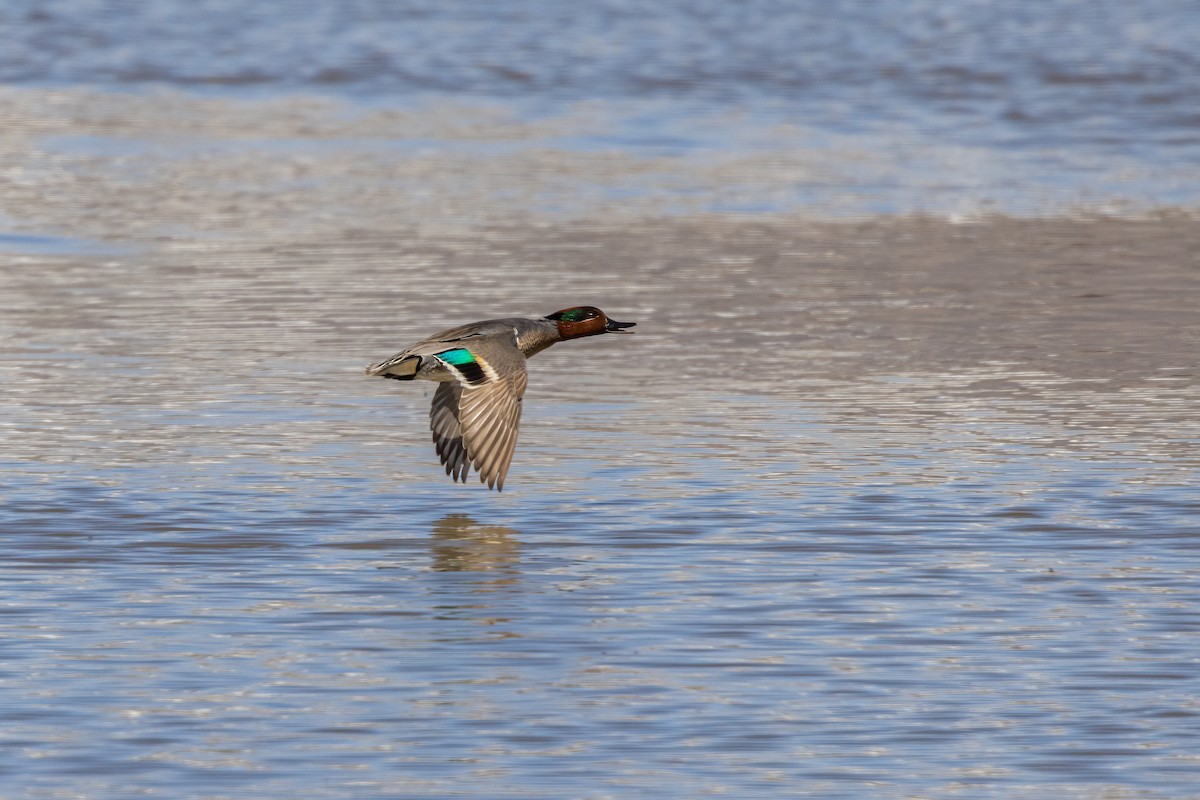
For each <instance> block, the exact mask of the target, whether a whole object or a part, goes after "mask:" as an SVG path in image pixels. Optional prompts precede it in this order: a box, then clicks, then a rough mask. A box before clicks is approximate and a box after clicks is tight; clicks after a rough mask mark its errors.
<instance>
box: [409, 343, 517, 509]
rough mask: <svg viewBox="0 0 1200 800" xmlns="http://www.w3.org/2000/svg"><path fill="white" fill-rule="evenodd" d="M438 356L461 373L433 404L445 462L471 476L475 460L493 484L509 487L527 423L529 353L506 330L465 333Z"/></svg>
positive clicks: (454, 473)
mask: <svg viewBox="0 0 1200 800" xmlns="http://www.w3.org/2000/svg"><path fill="white" fill-rule="evenodd" d="M435 357H436V358H438V359H439V360H440V361H441V362H442V363H443V364H445V365H446V368H447V369H448V370H449V371H450V373H451V374H452V375H453V376H454V378H455V380H454V381H453V382H446V383H443V384H442V385H441V386H439V387H438V390H437V392H436V393H435V394H434V397H433V408H432V409H431V410H430V427H431V428H432V430H433V437H434V444H435V446H436V447H437V449H438V456H439V457H440V458H441V459H442V464H443V465H445V466H446V471H447V473H448V474H449V475H450V476H451V477H453V478H454V479H455V480H465V479H466V473H467V462H468V461H469V462H470V465H471V466H473V467H474V468H475V470H476V471H477V472H478V473H479V479H480V480H481V481H483V482H484V483H486V484H487V485H488V488H494V489H497V490H501V489H503V488H504V476H505V475H507V474H508V467H509V464H511V463H512V456H513V450H514V449H515V448H516V444H517V430H518V429H519V427H520V424H521V398H522V397H524V395H525V385H526V383H527V380H528V378H527V373H526V372H525V356H524V355H523V354H522V353H521V351H520V350H518V349H517V347H516V343H515V338H514V335H513V334H512V333H503V334H496V335H492V336H472V337H469V338H466V339H462V340H460V341H458V342H456V343H455V346H454V347H452V348H448V349H446V350H443V351H441V352H440V353H437V354H435ZM456 399H457V402H455V400H456Z"/></svg>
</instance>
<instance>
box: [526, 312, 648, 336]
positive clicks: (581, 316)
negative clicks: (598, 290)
mask: <svg viewBox="0 0 1200 800" xmlns="http://www.w3.org/2000/svg"><path fill="white" fill-rule="evenodd" d="M546 319H548V320H551V321H552V322H554V323H556V324H557V325H558V335H559V338H562V339H578V338H580V337H581V336H598V335H599V334H601V333H633V331H627V330H625V328H632V327H633V326H634V325H637V323H636V322H617V321H616V320H615V319H609V318H608V315H607V314H605V313H604V312H603V311H601V310H600V309H598V308H596V307H595V306H576V307H575V308H564V309H563V310H562V311H555V312H554V313H553V314H549V315H547V317H546Z"/></svg>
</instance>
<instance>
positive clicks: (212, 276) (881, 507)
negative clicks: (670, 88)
mask: <svg viewBox="0 0 1200 800" xmlns="http://www.w3.org/2000/svg"><path fill="white" fill-rule="evenodd" d="M1172 226H1173V223H1171V222H1163V223H1152V222H1126V223H1119V222H1114V223H1112V226H1108V227H1105V228H1104V230H1105V231H1106V232H1103V233H1102V232H1099V231H1097V230H1096V229H1095V226H1094V225H1093V224H1091V223H1086V222H1077V223H1064V222H1062V221H1052V222H1046V223H1037V222H1028V223H1019V222H1001V221H997V222H994V223H987V224H981V225H979V226H968V227H967V228H966V229H964V228H963V227H962V226H954V225H946V224H944V223H934V222H911V221H898V222H895V223H883V222H879V223H873V224H872V225H871V226H870V227H869V228H865V227H862V226H857V227H856V226H850V225H844V226H815V227H814V226H809V225H807V224H806V223H803V222H800V221H797V222H793V223H779V222H777V223H766V222H738V221H730V222H723V223H722V222H717V221H710V222H709V223H708V224H706V225H705V226H703V227H701V228H695V227H693V226H692V225H691V224H690V223H687V222H670V221H660V222H647V223H644V224H643V226H642V227H640V228H637V229H630V228H624V229H620V230H609V229H604V228H594V227H592V228H588V227H583V228H580V227H570V226H568V227H558V228H546V227H543V228H541V229H524V228H522V229H517V230H494V231H492V232H491V233H490V234H489V235H487V236H484V237H471V238H468V239H465V240H455V239H441V240H437V239H424V240H413V239H401V240H377V241H372V240H365V241H364V240H361V239H358V240H348V241H346V242H343V243H326V244H324V245H321V244H316V243H307V244H297V245H296V246H295V247H294V248H293V249H291V250H286V249H285V250H280V249H277V248H268V249H266V250H263V249H260V250H258V251H251V250H237V249H233V250H230V249H225V248H216V249H211V250H194V251H190V252H186V253H184V252H175V253H173V254H169V255H168V254H162V253H160V254H156V255H153V256H149V257H144V258H132V257H125V258H116V259H111V258H110V259H107V260H104V259H79V258H73V259H72V258H66V257H55V258H51V257H47V256H39V257H36V258H34V257H30V258H29V259H28V260H27V261H26V262H25V263H24V265H23V266H24V269H16V268H10V269H9V270H8V271H6V273H5V277H4V286H3V296H4V297H5V298H6V309H5V314H4V326H5V333H6V336H7V337H8V341H9V343H10V345H9V350H8V351H7V354H6V356H5V358H4V360H3V362H0V369H2V371H3V385H4V387H5V389H4V394H3V397H4V404H5V414H4V422H3V428H2V431H3V434H4V438H5V442H6V444H5V448H4V452H5V455H4V462H5V471H6V474H7V479H6V482H5V483H6V486H5V489H4V494H3V506H2V511H0V525H2V526H3V529H4V531H5V535H4V538H3V542H2V544H0V552H2V558H0V561H2V563H3V567H2V572H3V578H4V583H5V586H6V587H7V589H6V592H5V600H4V616H3V620H4V621H3V625H4V630H5V636H4V644H3V652H4V661H3V664H4V670H3V693H4V698H5V699H4V709H5V711H4V714H5V725H4V726H3V729H2V734H0V735H2V736H3V742H4V745H5V747H6V749H7V750H8V751H9V752H10V753H11V754H13V755H10V757H9V758H7V759H5V762H4V764H3V765H2V766H0V774H2V775H3V777H4V785H5V786H6V791H7V793H8V796H11V797H23V796H30V797H34V796H56V795H55V793H56V792H58V793H62V792H66V791H70V792H71V793H73V794H75V795H78V796H85V797H116V796H122V797H125V796H133V795H132V792H134V791H135V792H137V793H138V794H140V795H145V796H171V797H178V796H185V795H186V796H197V797H199V796H204V797H209V796H231V797H280V796H284V795H286V794H303V795H304V796H306V797H344V796H347V795H350V796H355V797H380V798H383V797H387V798H396V797H413V798H417V797H430V796H450V795H455V796H459V795H461V796H476V797H509V796H511V797H518V796H520V797H531V796H532V797H564V796H566V797H612V796H643V795H646V794H654V795H655V796H663V797H701V796H709V795H718V794H727V795H733V796H759V797H773V796H781V795H801V796H819V797H864V796H877V797H895V796H921V797H949V796H957V795H962V794H966V795H968V796H976V797H1012V796H1023V797H1041V796H1045V795H1046V793H1048V792H1051V791H1053V792H1055V793H1058V794H1062V795H1064V796H1067V797H1081V798H1082V797H1096V796H1113V797H1135V796H1136V797H1186V796H1189V795H1190V794H1191V793H1192V789H1193V787H1194V785H1195V782H1196V780H1197V778H1198V777H1200V763H1198V762H1197V760H1196V752H1197V735H1196V730H1197V728H1196V724H1195V723H1196V718H1197V715H1198V714H1200V708H1197V701H1196V697H1197V693H1196V690H1197V671H1196V660H1197V657H1198V656H1200V650H1198V648H1197V645H1196V641H1197V640H1196V636H1197V633H1200V630H1198V629H1200V615H1198V614H1197V608H1200V605H1198V601H1200V590H1198V589H1197V587H1196V582H1195V574H1196V567H1197V549H1196V548H1197V542H1198V541H1200V539H1198V538H1197V536H1198V531H1197V528H1196V519H1197V518H1198V513H1200V502H1198V500H1197V495H1196V490H1195V485H1196V483H1195V479H1196V475H1197V468H1198V466H1200V460H1198V459H1197V455H1196V453H1197V450H1196V445H1197V442H1198V440H1200V437H1198V436H1197V418H1196V415H1195V403H1196V399H1197V382H1196V373H1195V370H1194V358H1193V355H1192V353H1193V344H1194V336H1195V322H1194V320H1193V319H1192V317H1191V315H1192V314H1193V312H1194V306H1192V305H1191V299H1190V298H1194V297H1195V296H1196V293H1195V290H1196V281H1197V273H1196V272H1195V270H1194V263H1193V264H1188V263H1186V259H1187V256H1180V255H1178V254H1177V255H1175V256H1169V254H1164V251H1163V250H1162V249H1161V247H1162V244H1161V243H1162V241H1163V240H1164V239H1165V238H1168V237H1167V236H1166V234H1167V233H1169V232H1170V231H1171V230H1173V227H1172ZM966 231H969V234H968V238H969V240H970V242H971V243H970V244H966V245H964V244H962V240H963V236H964V233H965V232H966ZM868 233H869V234H870V235H869V236H868V235H867V234H868ZM1013 240H1019V241H1023V242H1026V243H1028V245H1029V247H1030V249H1031V251H1037V252H1041V253H1042V255H1041V256H1040V257H1035V259H1034V261H1032V262H1030V261H1029V260H1027V259H1025V258H1023V257H1020V255H1019V254H1018V256H1016V257H1014V256H1013V254H1012V253H1011V252H1010V251H1008V250H1007V249H1006V247H1007V245H1006V244H1005V243H1010V242H1012V241H1013ZM955 242H958V244H957V245H956V244H955ZM802 243H803V244H804V246H805V247H807V248H811V249H803V250H802V249H799V248H800V247H801V244H802ZM1118 244H1120V245H1121V246H1124V247H1126V248H1128V250H1129V254H1128V256H1127V257H1128V258H1129V259H1131V260H1134V261H1143V260H1147V261H1148V260H1149V259H1150V257H1151V256H1157V257H1159V258H1160V259H1162V260H1161V261H1160V263H1159V264H1158V265H1157V266H1154V267H1148V268H1147V269H1146V271H1144V272H1143V273H1141V275H1140V276H1139V277H1138V279H1137V280H1136V281H1131V279H1130V278H1129V276H1128V275H1127V274H1126V272H1125V270H1124V269H1123V266H1122V263H1121V262H1120V261H1118V262H1115V263H1102V264H1096V265H1094V266H1093V267H1091V268H1088V269H1079V268H1066V267H1063V266H1061V265H1062V264H1063V263H1064V262H1065V261H1066V259H1065V258H1064V253H1073V254H1075V255H1076V256H1081V257H1082V258H1083V260H1084V261H1087V260H1088V259H1089V258H1090V257H1092V256H1096V257H1103V255H1104V253H1106V252H1110V251H1111V250H1112V249H1113V248H1114V247H1116V246H1117V245H1118ZM1185 249H1186V248H1185ZM935 253H941V254H943V255H945V254H947V253H953V254H954V256H956V257H957V258H950V259H948V260H949V261H950V262H952V263H949V264H944V265H940V266H939V265H931V264H929V263H925V262H923V260H922V259H921V258H920V257H919V256H920V255H921V254H925V255H927V256H928V255H931V254H935ZM633 254H640V261H638V262H637V263H638V267H637V268H636V269H632V268H631V269H610V270H603V269H598V268H597V267H598V266H599V265H601V264H604V263H610V262H609V259H616V261H617V263H620V262H621V260H622V259H624V258H626V257H628V258H629V259H630V260H631V261H632V259H633ZM985 256H986V258H987V259H990V260H989V262H988V267H989V274H988V275H987V276H986V277H981V276H976V277H977V278H978V279H972V280H970V281H966V282H964V281H963V280H962V278H963V273H962V270H961V269H960V268H959V267H958V266H957V260H958V258H963V259H975V260H979V259H983V258H984V257H985ZM1164 256H1166V257H1164ZM496 262H499V263H505V264H509V265H510V266H509V267H508V268H507V269H508V271H507V272H506V280H507V283H508V286H507V288H505V289H503V290H501V291H502V293H503V297H504V298H506V299H505V302H504V303H503V307H502V308H499V309H495V308H494V306H495V304H496V302H497V301H496V299H495V294H496V292H497V288H496V287H495V285H493V284H490V283H487V282H483V283H476V282H473V281H472V277H473V276H479V275H481V274H483V272H482V271H483V270H485V269H486V267H487V265H488V264H490V263H496ZM517 264H520V265H522V266H516V265H517ZM887 264H895V265H897V266H896V268H895V269H893V270H889V269H888V268H887V267H886V265H887ZM430 274H433V275H436V276H437V282H439V283H440V282H446V281H449V282H452V283H453V284H454V285H456V286H458V287H460V288H459V290H458V291H457V292H456V294H455V295H454V296H453V297H444V296H443V295H442V292H440V291H438V290H437V288H436V285H434V284H431V283H430V282H429V280H428V275H430ZM680 286H687V287H688V290H687V291H688V294H687V297H688V302H687V303H686V304H684V303H680V302H678V291H677V289H676V287H680ZM568 297H571V298H580V299H587V300H594V301H596V302H598V303H600V304H602V305H603V306H605V307H608V308H611V309H612V310H613V313H614V314H616V313H617V312H618V311H619V312H620V314H621V316H623V317H629V318H631V319H637V320H638V321H639V328H638V331H639V332H638V335H637V336H634V337H619V338H618V337H612V338H607V339H606V338H601V339H597V340H594V341H586V342H579V343H570V344H567V345H562V346H560V347H557V348H554V349H552V350H550V351H549V352H547V353H546V354H543V355H540V356H538V357H537V359H535V360H534V361H533V362H532V364H533V371H532V380H531V389H530V394H529V396H528V398H527V409H526V424H525V426H524V428H523V430H522V440H521V443H520V446H519V448H518V452H517V458H516V463H515V465H514V468H513V472H512V474H511V475H510V479H509V486H508V488H507V489H506V491H505V492H504V494H502V495H498V494H495V493H490V492H487V491H486V490H485V489H483V488H482V487H481V486H479V485H477V484H471V485H467V486H461V485H455V484H451V483H449V482H448V481H447V480H446V479H445V477H444V476H443V475H442V474H441V470H440V468H439V467H438V466H437V463H436V458H435V456H434V454H433V452H432V448H431V447H430V446H429V444H428V439H427V434H426V433H425V416H426V413H427V405H428V402H429V396H430V393H429V392H428V391H425V392H422V390H421V387H419V386H410V385H399V384H395V383H393V382H388V381H378V380H369V379H366V378H364V377H363V376H362V375H361V368H362V366H363V365H364V364H366V363H367V362H369V361H371V360H372V359H374V358H376V357H379V356H382V355H386V354H388V353H390V352H392V351H393V350H394V349H396V347H397V346H398V345H400V344H402V343H403V342H406V341H408V340H410V339H413V338H414V337H416V336H418V335H420V334H422V333H424V332H427V331H428V330H429V329H431V328H434V327H437V326H438V325H440V324H442V323H444V322H449V321H455V320H459V319H463V318H468V319H469V318H471V317H472V316H474V315H477V314H478V313H481V312H482V310H483V309H488V310H497V311H501V312H503V313H510V312H520V311H522V310H524V309H526V308H528V309H529V310H530V313H536V312H537V311H541V310H543V309H551V308H556V307H558V306H559V305H562V304H563V300H565V299H566V298H568ZM518 299H519V302H518ZM441 306H445V309H444V310H443V309H442V308H441ZM702 309H703V310H702ZM999 309H1005V310H1004V311H1003V313H1001V312H1000V310H999ZM698 317H699V318H701V319H702V320H703V324H696V323H697V319H698ZM1017 320H1019V321H1020V322H1021V324H1020V325H1014V321H1017ZM1101 334H1102V335H1101ZM1018 343H1024V345H1025V348H1024V349H1022V348H1021V347H1020V346H1018ZM130 787H134V788H133V789H131V788H130Z"/></svg>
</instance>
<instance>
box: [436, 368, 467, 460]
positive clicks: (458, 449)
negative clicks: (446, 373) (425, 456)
mask: <svg viewBox="0 0 1200 800" xmlns="http://www.w3.org/2000/svg"><path fill="white" fill-rule="evenodd" d="M461 398H462V387H461V386H460V385H459V384H458V382H457V381H454V382H450V381H444V382H442V383H439V384H438V388H437V391H436V392H434V393H433V407H432V408H430V409H429V427H430V429H431V430H432V431H433V446H434V448H435V449H436V450H437V454H438V458H440V459H441V460H442V466H444V467H445V468H446V474H447V475H449V476H450V477H451V478H453V479H454V480H456V481H462V482H463V483H466V481H467V470H469V469H470V468H471V461H470V459H468V458H467V447H466V445H464V444H463V437H462V427H461V426H460V425H459V424H458V404H459V401H460V400H461Z"/></svg>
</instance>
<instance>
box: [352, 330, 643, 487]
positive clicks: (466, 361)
mask: <svg viewBox="0 0 1200 800" xmlns="http://www.w3.org/2000/svg"><path fill="white" fill-rule="evenodd" d="M636 324H637V323H635V322H617V321H616V320H613V319H609V318H608V316H607V315H606V314H605V313H604V312H603V311H601V310H600V309H598V308H596V307H594V306H577V307H575V308H568V309H564V310H562V311H556V312H554V313H553V314H550V315H549V316H546V317H538V318H535V319H525V318H523V317H508V318H505V319H489V320H484V321H483V322H472V323H470V324H469V325H462V326H460V327H458V328H451V329H450V330H446V331H442V332H441V333H437V334H434V335H433V336H430V337H429V338H428V339H425V340H423V341H420V342H417V343H416V344H414V345H413V346H412V347H409V348H407V349H405V350H402V351H400V352H399V353H397V354H396V355H394V356H392V357H391V358H389V359H386V360H385V361H380V362H379V363H378V364H372V365H371V366H369V367H367V374H368V375H378V376H380V377H383V378H392V379H394V380H398V381H411V380H416V379H420V380H426V381H436V382H437V384H438V388H437V391H436V392H434V394H433V407H432V408H431V409H430V411H429V427H430V428H431V429H432V430H433V444H434V447H435V448H436V449H437V454H438V458H440V459H441V460H442V465H443V466H444V467H445V468H446V474H447V475H449V476H450V477H451V478H453V479H454V480H455V481H462V482H464V483H465V482H466V480H467V474H468V473H469V472H470V470H471V468H472V467H474V468H475V471H476V472H478V473H479V480H480V481H481V482H483V483H486V484H487V485H488V488H489V489H492V488H494V489H495V490H496V491H501V490H502V489H503V488H504V476H505V475H507V474H508V465H509V464H510V463H511V462H512V456H513V449H514V448H515V447H516V444H517V429H518V427H519V426H520V423H521V398H522V397H523V396H524V395H525V383H526V372H525V361H526V359H528V358H530V357H531V356H533V355H535V354H537V353H540V352H542V351H543V350H545V349H546V348H547V347H549V346H550V345H552V344H555V343H556V342H562V341H566V340H567V339H581V338H583V337H584V336H598V335H600V334H603V333H633V331H629V330H626V328H632V327H633V326H634V325H636Z"/></svg>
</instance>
